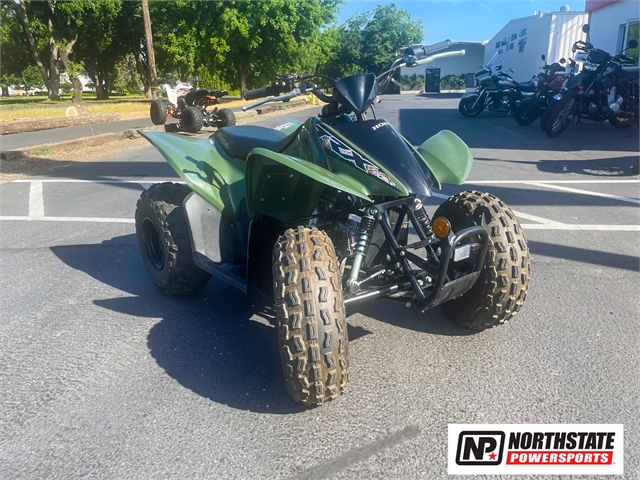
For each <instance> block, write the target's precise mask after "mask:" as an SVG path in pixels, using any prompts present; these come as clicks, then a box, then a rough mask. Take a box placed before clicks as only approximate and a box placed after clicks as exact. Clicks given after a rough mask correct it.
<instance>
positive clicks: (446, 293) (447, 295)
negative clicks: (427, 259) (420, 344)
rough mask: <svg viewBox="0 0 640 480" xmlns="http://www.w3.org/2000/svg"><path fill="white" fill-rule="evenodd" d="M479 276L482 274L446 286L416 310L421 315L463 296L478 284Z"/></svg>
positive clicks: (465, 277) (478, 273)
mask: <svg viewBox="0 0 640 480" xmlns="http://www.w3.org/2000/svg"><path fill="white" fill-rule="evenodd" d="M479 275H480V272H473V273H470V274H469V275H465V276H464V277H460V278H456V279H455V280H452V281H451V282H449V283H446V284H444V285H443V286H442V288H441V289H440V290H438V291H437V292H434V293H433V294H432V296H433V298H432V296H429V298H427V300H426V301H425V302H424V303H423V304H421V305H417V306H416V310H417V311H418V312H419V313H424V312H426V311H427V309H429V308H431V307H435V306H436V305H440V304H441V303H444V302H446V301H447V300H451V299H452V298H455V297H457V296H459V295H462V294H463V293H465V292H466V291H467V290H469V289H470V288H471V287H473V284H474V283H476V280H477V279H478V276H479Z"/></svg>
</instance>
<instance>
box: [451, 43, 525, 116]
mask: <svg viewBox="0 0 640 480" xmlns="http://www.w3.org/2000/svg"><path fill="white" fill-rule="evenodd" d="M497 56H498V53H497V52H496V54H495V55H494V56H493V57H492V58H491V60H489V63H487V65H486V66H485V67H484V68H483V69H481V70H478V71H477V72H476V73H475V74H474V78H475V79H476V85H477V87H476V91H475V92H469V93H466V94H464V95H463V96H462V99H461V100H460V103H459V105H458V110H459V111H460V113H461V114H462V115H463V116H465V117H475V116H477V115H479V114H480V113H481V112H482V111H483V110H484V109H485V108H486V109H487V110H489V111H491V112H506V113H510V112H512V111H514V110H515V109H516V107H517V106H518V104H519V103H520V101H521V100H522V99H523V98H525V97H529V96H532V95H533V92H534V91H535V89H536V82H535V81H534V80H530V81H528V82H525V83H519V82H516V81H515V80H514V79H513V78H511V77H510V76H509V74H508V73H506V72H505V71H504V69H503V68H502V65H497V66H493V62H495V61H496V57H497ZM509 71H511V73H513V70H511V69H509Z"/></svg>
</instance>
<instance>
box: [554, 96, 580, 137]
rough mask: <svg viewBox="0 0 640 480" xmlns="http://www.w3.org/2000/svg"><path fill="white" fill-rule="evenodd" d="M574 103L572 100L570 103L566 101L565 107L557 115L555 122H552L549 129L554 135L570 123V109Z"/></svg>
mask: <svg viewBox="0 0 640 480" xmlns="http://www.w3.org/2000/svg"><path fill="white" fill-rule="evenodd" d="M575 103H576V101H575V100H574V99H573V98H572V99H571V100H570V101H568V102H567V103H566V104H565V107H564V108H563V109H562V111H561V112H560V113H559V114H558V116H557V117H556V119H555V121H554V122H553V125H552V126H551V129H552V130H553V132H554V133H555V132H558V131H559V130H560V129H561V128H563V127H564V126H565V125H567V124H568V123H569V122H570V121H571V119H570V118H569V115H570V114H571V109H572V108H573V105H574V104H575Z"/></svg>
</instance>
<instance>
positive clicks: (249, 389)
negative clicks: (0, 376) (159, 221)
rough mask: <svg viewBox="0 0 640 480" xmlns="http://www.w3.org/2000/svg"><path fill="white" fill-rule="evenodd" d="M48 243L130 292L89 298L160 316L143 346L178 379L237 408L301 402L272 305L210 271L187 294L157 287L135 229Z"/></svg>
mask: <svg viewBox="0 0 640 480" xmlns="http://www.w3.org/2000/svg"><path fill="white" fill-rule="evenodd" d="M51 251H52V252H53V253H54V254H55V255H56V256H57V257H58V258H59V259H60V260H61V261H63V262H64V263H65V264H66V265H68V266H70V267H72V268H74V269H76V270H80V271H82V272H84V273H86V274H87V275H89V276H90V277H92V278H94V279H96V280H98V281H99V282H102V283H104V284H106V285H109V286H111V287H113V288H114V289H117V290H120V291H121V292H125V293H126V294H128V295H127V296H125V295H118V296H116V297H114V298H108V299H95V300H93V303H94V304H95V305H98V306H100V307H103V308H106V309H108V310H111V311H113V312H118V313H120V314H125V315H130V316H132V317H142V318H159V319H160V320H159V321H158V322H157V323H156V324H155V325H153V327H151V329H150V331H149V334H148V337H147V346H148V348H149V353H150V354H151V356H153V358H154V359H155V361H156V362H157V364H158V365H159V366H160V367H161V368H162V369H164V371H165V372H166V373H167V374H168V375H169V376H170V377H172V378H174V379H175V380H177V381H178V382H179V383H180V384H181V385H182V386H184V387H186V388H188V389H189V390H191V391H193V392H194V393H196V394H198V395H200V396H202V397H205V398H208V399H210V400H212V401H214V402H217V403H221V404H225V405H228V406H229V407H232V408H237V409H240V410H249V411H252V412H260V413H273V414H291V413H298V412H302V411H304V410H305V408H304V407H302V406H300V405H299V404H297V403H295V402H294V401H293V400H292V399H291V397H290V396H289V394H288V393H287V391H286V389H285V385H284V381H283V377H282V368H281V364H280V358H279V353H278V341H277V336H276V330H275V327H274V324H275V318H274V315H273V309H272V308H271V307H270V306H264V305H262V304H261V303H260V302H259V301H257V299H254V298H249V299H248V298H247V296H246V295H245V294H243V293H242V292H240V291H239V290H237V289H235V288H233V287H231V286H228V285H226V284H225V283H222V282H220V281H218V280H216V279H212V280H211V282H210V283H209V284H208V285H207V287H206V288H205V289H204V290H203V291H202V292H201V293H200V294H197V295H194V296H191V297H186V298H172V297H168V296H165V295H162V294H161V293H160V292H159V291H158V290H157V289H156V287H155V286H154V285H153V284H152V283H151V280H150V279H149V277H148V276H147V273H146V271H145V270H144V267H143V265H142V262H141V261H140V258H139V253H138V245H137V241H136V237H135V235H133V234H131V235H125V236H121V237H115V238H112V239H111V240H106V241H104V242H102V243H101V244H89V245H65V246H55V247H51ZM348 329H349V338H350V341H351V342H353V341H357V339H359V338H361V337H363V336H365V335H369V334H371V332H369V331H368V330H366V329H364V328H362V327H352V326H350V325H348Z"/></svg>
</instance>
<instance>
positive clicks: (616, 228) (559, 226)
mask: <svg viewBox="0 0 640 480" xmlns="http://www.w3.org/2000/svg"><path fill="white" fill-rule="evenodd" d="M520 226H521V227H522V228H523V229H524V230H593V231H605V232H640V225H573V224H571V223H555V224H539V223H521V224H520Z"/></svg>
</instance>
